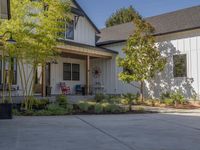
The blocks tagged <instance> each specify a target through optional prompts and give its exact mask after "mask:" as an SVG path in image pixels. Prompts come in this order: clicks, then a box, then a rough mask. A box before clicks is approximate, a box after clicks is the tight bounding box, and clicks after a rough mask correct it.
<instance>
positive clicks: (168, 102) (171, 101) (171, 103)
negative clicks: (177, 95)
mask: <svg viewBox="0 0 200 150" xmlns="http://www.w3.org/2000/svg"><path fill="white" fill-rule="evenodd" d="M163 103H164V104H165V105H167V106H171V105H174V101H173V99H171V98H166V99H164V100H163Z"/></svg>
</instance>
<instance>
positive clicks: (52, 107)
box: [43, 104, 68, 115]
mask: <svg viewBox="0 0 200 150" xmlns="http://www.w3.org/2000/svg"><path fill="white" fill-rule="evenodd" d="M43 111H44V112H45V110H43ZM47 112H48V113H49V114H50V115H66V114H67V113H68V111H67V109H65V108H63V107H61V106H59V105H58V104H49V105H48V106H47Z"/></svg>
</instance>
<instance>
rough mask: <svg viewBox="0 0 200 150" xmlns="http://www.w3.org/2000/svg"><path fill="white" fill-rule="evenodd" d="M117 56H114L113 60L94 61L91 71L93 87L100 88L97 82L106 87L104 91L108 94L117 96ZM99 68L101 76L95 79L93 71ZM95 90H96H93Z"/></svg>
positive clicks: (92, 61)
mask: <svg viewBox="0 0 200 150" xmlns="http://www.w3.org/2000/svg"><path fill="white" fill-rule="evenodd" d="M115 58H116V55H113V58H112V59H92V60H91V71H90V77H91V78H90V83H91V87H95V86H98V85H97V82H98V83H100V84H101V86H102V87H104V89H103V91H100V92H104V93H107V94H116V67H115V66H116V61H115ZM97 67H98V68H99V69H100V71H101V73H100V76H98V77H95V76H94V75H93V71H94V70H95V68H97ZM93 90H94V89H93Z"/></svg>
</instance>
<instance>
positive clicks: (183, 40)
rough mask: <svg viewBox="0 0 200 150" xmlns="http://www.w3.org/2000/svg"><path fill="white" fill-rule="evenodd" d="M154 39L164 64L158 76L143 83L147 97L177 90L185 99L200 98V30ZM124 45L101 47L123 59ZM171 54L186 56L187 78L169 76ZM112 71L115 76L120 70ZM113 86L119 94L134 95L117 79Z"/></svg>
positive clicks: (134, 89) (130, 87)
mask: <svg viewBox="0 0 200 150" xmlns="http://www.w3.org/2000/svg"><path fill="white" fill-rule="evenodd" d="M156 40H157V46H158V48H159V50H160V51H161V53H162V54H163V55H165V56H166V57H167V61H168V62H167V65H166V69H165V70H164V71H163V72H162V73H159V74H158V75H157V76H156V77H155V79H154V80H151V81H149V82H147V83H146V88H147V89H148V90H146V94H147V96H151V97H159V96H160V94H161V93H162V92H166V91H175V90H181V91H182V92H183V93H184V95H185V96H187V97H188V98H191V97H192V95H194V92H196V93H197V94H198V95H200V85H199V81H200V29H198V30H192V31H185V32H180V33H174V34H168V35H164V36H159V37H156ZM124 46H125V43H118V44H111V45H107V46H104V47H105V48H108V49H112V50H114V51H117V52H119V55H120V56H121V57H123V56H124V54H123V52H122V48H123V47H124ZM174 54H186V55H187V75H188V77H187V78H174V77H173V55H174ZM116 70H117V71H116V73H117V74H118V73H119V72H120V71H122V69H121V68H119V67H116ZM116 86H117V92H119V93H127V92H131V93H136V92H137V89H136V88H134V87H132V86H130V85H127V84H124V83H122V82H121V81H119V80H117V83H116ZM133 91H134V92H133Z"/></svg>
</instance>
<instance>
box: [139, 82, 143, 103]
mask: <svg viewBox="0 0 200 150" xmlns="http://www.w3.org/2000/svg"><path fill="white" fill-rule="evenodd" d="M140 83H141V87H140V100H141V102H142V103H143V102H144V81H141V82H140Z"/></svg>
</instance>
